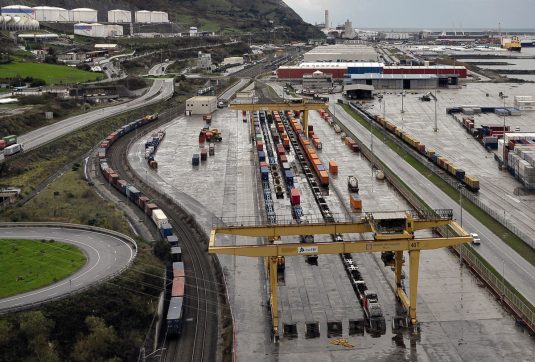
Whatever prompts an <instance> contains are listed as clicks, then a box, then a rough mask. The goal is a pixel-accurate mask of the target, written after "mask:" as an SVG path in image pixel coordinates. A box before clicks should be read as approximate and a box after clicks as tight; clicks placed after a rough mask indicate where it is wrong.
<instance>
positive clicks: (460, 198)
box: [457, 184, 463, 227]
mask: <svg viewBox="0 0 535 362" xmlns="http://www.w3.org/2000/svg"><path fill="white" fill-rule="evenodd" d="M457 188H458V189H459V206H460V207H461V215H460V222H461V227H463V193H462V191H463V184H459V185H457Z"/></svg>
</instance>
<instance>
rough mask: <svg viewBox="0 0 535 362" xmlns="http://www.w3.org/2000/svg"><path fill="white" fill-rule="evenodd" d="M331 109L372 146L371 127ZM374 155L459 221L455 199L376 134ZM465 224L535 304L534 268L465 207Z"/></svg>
mask: <svg viewBox="0 0 535 362" xmlns="http://www.w3.org/2000/svg"><path fill="white" fill-rule="evenodd" d="M329 109H330V110H331V111H333V112H334V109H336V116H337V118H338V119H339V121H340V122H342V123H343V124H344V125H345V126H346V127H347V128H348V129H350V130H351V131H353V132H354V133H355V134H356V135H358V137H359V139H360V140H361V141H362V142H363V143H364V144H366V145H367V146H368V147H370V144H371V138H370V132H369V130H368V129H366V128H365V127H363V126H362V125H361V124H360V123H358V122H357V121H355V120H354V119H353V118H352V117H351V116H350V115H349V114H347V113H346V112H345V110H344V109H343V108H342V107H341V106H339V105H337V104H334V103H331V104H330V107H329ZM374 154H375V155H376V156H377V157H378V158H379V159H381V160H382V161H383V162H384V163H385V165H386V166H387V167H389V168H390V169H391V170H392V171H394V172H395V173H396V175H397V176H398V177H399V178H400V179H401V180H402V181H403V182H404V183H405V184H407V185H408V186H409V187H410V188H411V189H413V190H415V191H416V192H417V193H418V196H419V197H420V198H421V199H423V200H424V201H425V202H426V203H427V204H428V205H429V206H431V207H432V208H435V209H453V212H454V213H455V215H456V217H457V219H458V220H460V214H461V209H460V207H459V205H458V204H457V203H456V202H455V201H454V200H452V199H451V198H450V197H449V196H448V195H446V194H445V193H444V192H443V191H442V190H440V189H439V188H438V187H437V186H435V185H434V184H433V183H432V182H431V181H429V180H428V179H427V178H425V177H424V176H423V175H422V174H420V173H419V172H418V171H416V170H415V169H414V168H413V167H412V166H411V165H409V164H408V163H407V162H405V161H404V160H403V159H401V158H400V157H399V156H398V155H397V154H396V153H395V152H394V151H392V150H391V149H390V148H389V147H388V146H386V145H385V144H383V143H382V141H381V140H379V139H377V138H376V137H374ZM462 225H463V227H464V228H465V229H466V230H467V231H469V232H475V233H478V234H479V235H480V237H481V240H482V243H481V245H480V246H479V247H478V252H479V253H480V254H481V255H482V256H483V257H484V258H485V259H486V260H487V261H488V262H489V263H490V264H491V265H492V266H493V267H494V268H495V269H496V270H498V271H503V273H504V276H505V279H507V280H508V281H509V283H511V284H512V285H513V287H515V288H516V289H517V290H518V291H519V292H520V293H522V295H524V297H525V298H526V299H528V300H529V301H530V302H531V303H532V304H535V288H533V286H534V285H535V267H534V266H533V265H531V264H530V263H528V262H527V261H526V260H525V259H524V258H523V257H522V256H520V255H519V254H518V253H517V252H516V251H514V250H513V249H512V248H510V247H509V246H508V245H507V244H505V243H504V242H503V241H502V240H501V239H500V238H499V237H498V236H496V235H494V234H493V233H492V231H490V230H489V229H488V228H487V227H485V226H484V225H483V224H482V223H481V222H479V221H478V220H477V219H476V218H475V217H473V216H472V215H471V214H470V213H468V212H467V211H466V210H464V211H463V218H462Z"/></svg>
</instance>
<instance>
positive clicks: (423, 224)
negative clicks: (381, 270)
mask: <svg viewBox="0 0 535 362" xmlns="http://www.w3.org/2000/svg"><path fill="white" fill-rule="evenodd" d="M433 228H446V230H447V234H446V235H447V236H446V237H427V238H416V237H415V235H414V233H415V231H418V230H423V229H433ZM366 233H372V235H373V239H368V240H353V241H337V242H314V243H284V242H282V239H281V238H282V237H285V236H292V235H322V234H366ZM218 234H227V235H240V236H246V237H255V238H256V237H264V238H269V239H271V240H276V242H275V243H273V244H261V245H256V244H255V245H233V246H218V245H216V237H217V235H218ZM471 240H472V237H471V236H470V234H469V233H467V232H466V231H465V230H464V229H463V228H462V227H461V226H460V225H458V224H457V222H455V221H454V220H453V211H452V210H451V209H440V210H431V211H428V212H427V213H424V214H422V213H421V214H420V215H417V214H415V213H414V212H412V211H399V212H373V213H371V212H370V213H366V214H365V215H364V216H361V217H360V218H359V219H358V220H349V221H339V222H324V221H317V222H315V221H309V222H308V223H306V224H298V223H295V222H294V223H292V222H290V223H287V222H284V221H282V222H278V221H276V222H275V223H269V224H262V223H258V222H256V221H255V218H250V219H235V220H225V219H219V220H218V221H217V222H216V223H215V224H214V225H212V229H211V232H210V241H209V246H208V252H209V253H213V254H226V255H235V256H245V257H263V258H265V259H266V269H267V275H268V280H269V287H270V288H269V289H270V290H269V291H270V297H269V301H270V306H271V317H272V328H273V330H272V332H273V335H274V336H275V339H276V340H277V339H278V336H279V311H278V309H279V305H278V276H277V273H278V270H280V260H281V259H280V258H281V257H292V256H307V255H312V254H314V255H319V254H342V253H370V252H371V253H373V252H381V253H382V252H393V253H394V272H395V283H396V289H395V294H396V296H397V298H398V299H399V300H400V302H401V304H402V305H403V306H404V307H405V309H406V311H407V312H408V318H409V320H410V322H411V324H412V325H413V326H416V325H417V319H416V299H417V288H418V271H419V263H420V252H421V251H422V250H432V249H438V248H446V247H452V246H455V245H459V244H464V243H468V242H470V241H471ZM404 251H408V253H409V295H408V296H407V294H406V292H405V290H404V288H403V285H402V265H403V252H404Z"/></svg>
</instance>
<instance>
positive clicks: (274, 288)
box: [267, 256, 279, 342]
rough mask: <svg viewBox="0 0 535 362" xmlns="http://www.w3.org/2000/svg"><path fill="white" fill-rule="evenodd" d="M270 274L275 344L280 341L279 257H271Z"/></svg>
mask: <svg viewBox="0 0 535 362" xmlns="http://www.w3.org/2000/svg"><path fill="white" fill-rule="evenodd" d="M267 259H268V260H267V261H268V265H269V266H268V272H269V287H270V298H269V301H270V305H271V321H272V323H273V339H274V341H275V342H277V341H278V340H279V286H278V279H277V278H278V276H277V257H276V256H269V257H267Z"/></svg>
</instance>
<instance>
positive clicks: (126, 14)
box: [108, 9, 132, 23]
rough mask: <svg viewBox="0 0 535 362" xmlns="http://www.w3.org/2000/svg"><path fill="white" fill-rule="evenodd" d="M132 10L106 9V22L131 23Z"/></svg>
mask: <svg viewBox="0 0 535 362" xmlns="http://www.w3.org/2000/svg"><path fill="white" fill-rule="evenodd" d="M131 22H132V12H131V11H129V10H119V9H115V10H110V11H108V23H131Z"/></svg>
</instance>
